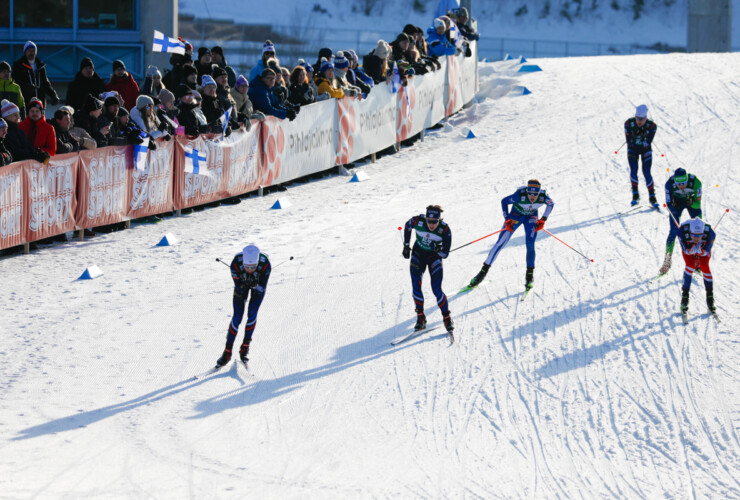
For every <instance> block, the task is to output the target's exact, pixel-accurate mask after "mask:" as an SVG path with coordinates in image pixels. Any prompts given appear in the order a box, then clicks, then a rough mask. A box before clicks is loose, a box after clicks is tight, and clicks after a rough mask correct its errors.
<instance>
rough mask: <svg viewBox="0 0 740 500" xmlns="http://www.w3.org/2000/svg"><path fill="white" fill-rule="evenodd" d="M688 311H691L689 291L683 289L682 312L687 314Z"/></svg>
mask: <svg viewBox="0 0 740 500" xmlns="http://www.w3.org/2000/svg"><path fill="white" fill-rule="evenodd" d="M712 300H714V297H712ZM707 301H708V299H707ZM688 310H689V289H688V288H682V289H681V312H682V313H686V312H687V311H688Z"/></svg>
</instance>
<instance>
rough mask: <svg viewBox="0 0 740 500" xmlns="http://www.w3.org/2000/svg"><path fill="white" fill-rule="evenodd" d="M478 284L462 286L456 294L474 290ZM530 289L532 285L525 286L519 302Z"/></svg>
mask: <svg viewBox="0 0 740 500" xmlns="http://www.w3.org/2000/svg"><path fill="white" fill-rule="evenodd" d="M481 283H482V282H481ZM479 286H480V284H478V285H476V286H470V285H467V286H464V287H463V288H461V289H460V291H459V292H457V295H460V294H461V293H468V292H469V291H471V290H474V289H476V288H478V287H479ZM531 291H532V287H529V288H525V290H524V292H522V294H521V295H520V296H519V301H520V302H521V301H523V300H524V299H526V298H527V295H529V292H531Z"/></svg>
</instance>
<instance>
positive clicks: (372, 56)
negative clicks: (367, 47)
mask: <svg viewBox="0 0 740 500" xmlns="http://www.w3.org/2000/svg"><path fill="white" fill-rule="evenodd" d="M390 55H391V47H390V45H388V44H387V43H386V42H384V41H383V40H378V45H377V46H376V47H375V48H374V49H373V50H372V51H371V52H370V53H369V54H367V55H366V56H364V57H363V58H362V67H363V69H364V70H365V73H366V74H367V76H369V77H370V78H372V79H373V82H375V85H377V84H379V83H380V82H384V81H386V80H387V79H388V77H389V76H390V72H389V70H388V58H389V57H390Z"/></svg>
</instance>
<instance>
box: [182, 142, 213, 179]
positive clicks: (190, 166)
mask: <svg viewBox="0 0 740 500" xmlns="http://www.w3.org/2000/svg"><path fill="white" fill-rule="evenodd" d="M183 148H184V149H185V172H186V173H191V174H195V175H208V165H207V163H206V162H207V161H208V157H207V156H206V154H205V153H203V152H201V151H198V150H197V149H194V148H189V147H187V146H183Z"/></svg>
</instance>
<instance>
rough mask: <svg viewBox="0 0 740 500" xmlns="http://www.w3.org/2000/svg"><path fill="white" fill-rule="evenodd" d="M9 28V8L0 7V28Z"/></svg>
mask: <svg viewBox="0 0 740 500" xmlns="http://www.w3.org/2000/svg"><path fill="white" fill-rule="evenodd" d="M8 26H10V6H5V7H0V28H7V27H8Z"/></svg>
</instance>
